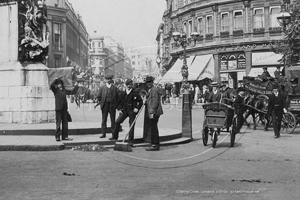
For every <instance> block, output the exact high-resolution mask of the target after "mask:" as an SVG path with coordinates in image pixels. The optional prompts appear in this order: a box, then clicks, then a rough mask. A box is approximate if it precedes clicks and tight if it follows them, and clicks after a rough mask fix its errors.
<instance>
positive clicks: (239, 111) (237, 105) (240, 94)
mask: <svg viewBox="0 0 300 200" xmlns="http://www.w3.org/2000/svg"><path fill="white" fill-rule="evenodd" d="M236 92H237V96H236V97H235V98H234V99H233V107H234V113H235V114H236V115H237V125H236V126H237V127H236V130H237V132H236V133H240V132H241V128H242V126H243V124H244V117H243V114H244V112H245V105H244V98H245V96H244V94H245V89H244V88H242V87H240V88H238V89H237V91H236Z"/></svg>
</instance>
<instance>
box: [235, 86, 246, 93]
mask: <svg viewBox="0 0 300 200" xmlns="http://www.w3.org/2000/svg"><path fill="white" fill-rule="evenodd" d="M236 91H237V92H245V91H246V90H245V88H243V87H239V88H238V89H237V90H236Z"/></svg>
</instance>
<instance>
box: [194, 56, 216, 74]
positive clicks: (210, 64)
mask: <svg viewBox="0 0 300 200" xmlns="http://www.w3.org/2000/svg"><path fill="white" fill-rule="evenodd" d="M192 67H193V70H194V71H197V73H193V74H192V75H190V76H189V80H203V79H205V78H209V79H213V78H214V74H215V65H214V58H213V56H212V55H211V54H208V55H203V56H197V57H196V58H195V60H194V62H193V63H192ZM191 71H192V70H191ZM194 78H195V79H194Z"/></svg>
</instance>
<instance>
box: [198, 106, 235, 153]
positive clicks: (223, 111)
mask: <svg viewBox="0 0 300 200" xmlns="http://www.w3.org/2000/svg"><path fill="white" fill-rule="evenodd" d="M203 108H204V109H205V112H204V122H203V129H202V141H203V144H204V146H207V142H208V137H209V135H211V138H212V147H213V148H215V147H216V144H217V141H218V135H219V134H220V130H221V129H222V128H230V146H231V147H233V146H234V142H235V134H236V133H237V131H236V127H237V126H236V117H235V116H234V114H233V113H234V110H233V108H232V107H231V106H229V105H226V104H223V103H218V102H214V103H207V104H204V105H203Z"/></svg>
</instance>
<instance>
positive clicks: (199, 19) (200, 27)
mask: <svg viewBox="0 0 300 200" xmlns="http://www.w3.org/2000/svg"><path fill="white" fill-rule="evenodd" d="M203 32H204V31H203V18H202V17H201V18H198V33H199V34H200V35H203Z"/></svg>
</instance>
